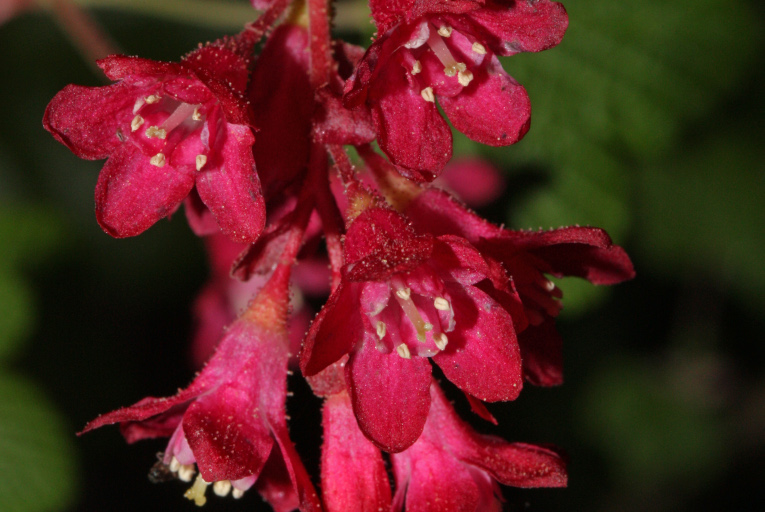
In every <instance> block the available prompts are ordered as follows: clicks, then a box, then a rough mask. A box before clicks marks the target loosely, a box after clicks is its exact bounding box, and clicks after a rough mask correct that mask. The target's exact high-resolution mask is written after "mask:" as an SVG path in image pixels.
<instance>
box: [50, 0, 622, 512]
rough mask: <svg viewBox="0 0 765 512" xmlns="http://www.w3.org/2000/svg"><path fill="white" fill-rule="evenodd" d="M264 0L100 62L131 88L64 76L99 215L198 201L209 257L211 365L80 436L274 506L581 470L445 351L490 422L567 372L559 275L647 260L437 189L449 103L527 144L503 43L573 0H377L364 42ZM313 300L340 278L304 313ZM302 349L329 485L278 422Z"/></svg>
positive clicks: (392, 500)
mask: <svg viewBox="0 0 765 512" xmlns="http://www.w3.org/2000/svg"><path fill="white" fill-rule="evenodd" d="M253 6H254V7H256V8H257V9H259V10H260V11H261V14H260V17H259V18H258V19H257V20H256V21H255V22H254V23H252V24H250V25H248V26H247V27H246V28H245V30H243V31H242V32H241V33H240V34H237V35H235V36H232V37H229V38H225V39H223V40H220V41H216V42H213V43H208V44H207V45H203V46H200V47H199V48H198V49H196V50H194V51H192V52H191V53H189V54H187V55H186V56H185V57H183V58H182V59H181V60H180V62H178V63H164V62H155V61H150V60H147V59H142V58H138V57H125V56H110V57H109V58H107V59H104V60H102V61H100V62H99V66H100V67H101V68H102V69H103V70H104V72H105V74H106V75H107V77H108V78H110V79H111V80H114V81H115V83H114V84H112V85H109V86H104V87H81V86H74V85H72V86H68V87H67V88H65V89H64V90H63V91H61V92H60V93H59V94H58V95H57V96H56V97H55V98H54V99H53V100H52V101H51V103H50V105H49V106H48V109H47V110H46V113H45V117H44V120H43V123H44V126H45V128H46V129H47V130H48V131H50V132H51V134H52V135H53V136H54V137H55V138H56V139H57V140H59V141H60V142H62V143H63V144H65V145H66V146H67V147H68V148H69V149H71V150H72V151H73V152H74V153H75V154H77V155H78V156H80V157H83V158H88V159H103V158H107V159H108V160H107V161H106V164H105V165H104V168H103V170H102V171H101V174H100V176H99V179H98V183H97V186H96V198H95V199H96V217H97V219H98V222H99V224H100V225H101V227H102V228H103V229H104V231H106V232H107V233H108V234H110V235H112V236H114V237H126V236H134V235H138V234H140V233H142V232H143V231H145V230H146V229H148V228H149V227H151V226H152V225H153V224H154V223H155V222H156V221H158V220H159V219H162V218H164V217H168V216H170V215H171V214H173V213H174V212H175V211H176V210H177V209H178V208H179V206H180V205H181V204H183V205H184V210H185V213H186V217H187V219H188V222H189V225H190V227H191V229H192V230H193V231H194V233H196V234H197V235H199V236H205V237H207V238H206V240H207V244H206V246H207V248H208V250H209V252H210V259H211V263H212V268H213V272H212V277H211V280H210V282H209V284H208V285H207V286H206V287H205V289H204V290H203V292H202V293H201V294H200V296H199V298H198V299H197V302H196V303H195V314H196V316H197V326H196V334H195V339H194V357H195V359H196V360H197V361H198V362H200V364H201V361H203V360H205V359H207V358H209V360H208V361H207V363H206V364H204V367H203V368H202V370H201V371H200V373H199V374H198V375H197V377H196V378H195V379H194V380H193V382H192V383H191V384H190V385H189V386H188V387H186V388H185V389H182V390H180V391H179V392H178V393H177V394H176V395H174V396H172V397H169V398H153V397H149V398H145V399H143V400H141V401H139V402H137V403H136V404H135V405H133V406H130V407H124V408H122V409H118V410H116V411H114V412H111V413H108V414H105V415H103V416H100V417H98V418H97V419H95V420H93V421H92V422H91V423H89V424H88V425H87V426H86V428H85V431H90V430H92V429H95V428H98V427H101V426H103V425H107V424H114V423H118V424H120V428H121V431H122V433H123V435H124V436H125V438H126V439H127V440H128V442H134V441H138V440H142V439H147V438H155V437H169V442H168V444H167V446H166V449H165V451H164V452H163V454H162V456H161V458H160V460H159V461H158V462H157V463H156V465H155V467H154V468H153V469H152V473H151V474H152V475H153V478H154V479H155V480H159V479H164V478H165V477H168V478H173V479H175V478H177V479H180V480H183V481H187V482H191V481H192V480H193V481H194V483H193V484H192V486H191V488H190V489H189V490H188V491H187V493H186V496H187V497H188V498H190V499H193V500H194V501H195V502H196V503H197V504H198V505H201V504H203V503H204V502H205V500H206V492H205V491H206V488H207V486H208V485H211V486H212V488H213V492H214V493H215V494H218V495H227V494H229V493H230V494H232V495H233V496H234V497H235V498H236V497H241V496H242V495H243V493H244V492H245V491H247V490H248V489H249V488H251V487H254V488H256V489H257V490H258V492H260V494H261V495H262V496H263V497H264V498H265V499H266V500H267V501H268V502H269V503H270V504H271V505H272V506H273V507H274V509H275V510H277V511H287V510H293V509H295V508H299V509H300V510H304V511H305V510H326V511H357V510H362V511H366V510H370V511H371V510H408V511H440V510H481V511H483V510H488V511H491V510H500V508H501V505H500V503H501V492H500V488H499V484H503V485H513V486H519V487H538V486H546V487H560V486H565V484H566V480H567V475H566V463H565V457H564V456H563V455H562V454H561V452H560V451H558V450H557V449H553V448H549V447H543V446H534V445H528V444H522V443H509V442H506V441H504V440H502V439H499V438H497V437H492V436H485V435H480V434H478V433H476V432H475V431H474V430H473V429H472V428H471V427H470V426H468V425H467V424H466V423H465V422H464V421H463V420H461V419H460V418H459V417H458V415H457V413H456V412H455V411H454V410H453V408H452V405H451V404H450V402H449V401H448V400H447V399H446V396H445V394H444V391H443V390H442V388H441V385H440V384H439V383H438V382H437V381H436V380H435V379H434V378H433V376H432V371H433V368H434V367H433V365H435V366H436V367H437V368H438V371H439V372H440V373H442V374H443V375H444V377H445V378H446V379H447V380H448V381H449V382H451V384H453V385H454V386H455V387H456V388H457V389H458V390H459V391H460V392H461V393H462V394H463V395H464V396H465V398H466V400H467V401H468V402H469V404H470V405H471V408H472V409H473V411H474V412H476V413H477V414H478V415H479V416H481V417H482V418H484V419H486V420H488V421H490V422H493V423H495V424H496V420H495V419H494V418H493V417H492V415H491V413H490V412H489V411H488V409H487V408H486V406H485V405H484V403H485V402H506V401H512V400H514V399H515V398H516V397H517V396H518V395H519V393H520V392H521V389H522V387H523V383H524V381H525V382H529V383H532V384H536V385H544V386H549V385H555V384H559V383H560V382H561V381H562V358H561V343H562V342H561V339H560V336H559V335H558V333H557V331H556V330H555V317H556V316H557V315H558V312H559V311H560V309H561V302H560V299H561V297H562V294H561V292H560V290H559V289H558V288H557V286H556V285H555V284H553V282H552V281H550V279H549V276H554V277H563V276H577V277H581V278H584V279H587V280H589V281H591V282H592V283H594V284H614V283H618V282H620V281H623V280H626V279H630V278H632V277H633V275H634V271H633V269H632V264H631V262H630V260H629V258H628V257H627V255H626V253H625V252H624V251H623V250H622V249H621V248H620V247H618V246H616V245H613V244H612V242H611V240H610V239H609V237H608V235H607V234H606V233H605V232H604V231H602V230H600V229H596V228H580V227H573V228H562V229H558V230H551V231H545V232H527V231H512V230H509V229H504V228H501V227H498V226H495V225H493V224H491V223H489V222H487V221H485V220H484V219H482V218H481V217H480V216H478V215H477V214H476V213H474V212H473V211H471V210H470V209H468V207H467V206H465V205H464V204H463V203H462V202H460V200H459V199H457V198H456V197H455V196H454V195H452V194H450V193H449V192H446V191H444V190H442V189H440V188H437V187H435V186H433V185H432V184H429V182H431V181H432V180H434V179H435V178H436V177H437V176H438V175H439V174H441V172H442V170H443V169H444V167H445V166H446V165H447V162H448V161H449V160H450V158H451V153H452V147H451V146H452V140H451V131H450V129H449V126H448V124H447V123H446V121H445V120H444V119H443V118H442V117H441V114H440V113H439V109H438V107H440V108H441V110H443V112H444V114H445V115H446V116H447V117H448V119H449V121H450V122H451V123H452V125H453V126H454V127H455V128H456V129H458V130H460V131H462V132H463V133H465V134H466V135H467V136H468V137H470V138H472V139H474V140H476V141H478V142H481V143H484V144H489V145H494V146H503V145H509V144H512V143H515V142H517V141H518V140H520V139H521V138H522V137H523V135H524V134H525V133H526V131H527V130H528V129H529V123H530V103H529V98H528V95H527V94H526V91H525V90H524V88H523V87H522V86H521V85H520V84H518V83H517V82H516V81H515V80H514V79H512V78H511V77H510V76H509V75H508V74H507V73H505V71H504V70H503V68H502V66H501V64H500V62H499V60H498V58H497V57H498V56H510V55H513V54H515V53H518V52H536V51H541V50H545V49H547V48H550V47H552V46H555V45H556V44H558V43H559V42H560V40H561V38H562V37H563V34H564V32H565V30H566V27H567V24H568V18H567V16H566V12H565V10H564V9H563V7H562V6H561V5H560V4H559V3H556V2H551V1H548V0H512V1H510V0H508V1H505V0H491V1H478V0H440V1H435V0H405V1H403V2H401V1H396V2H391V1H388V0H371V2H370V7H371V10H372V16H373V19H374V22H375V23H376V25H377V29H378V35H377V37H376V39H375V40H374V41H373V43H372V45H371V46H370V47H369V49H367V50H366V51H365V50H364V49H362V48H358V47H356V46H353V45H350V44H348V43H345V42H343V41H332V40H330V31H329V27H330V25H329V17H328V16H329V15H328V13H329V12H330V9H328V7H329V4H328V3H327V2H326V1H325V0H309V1H308V2H307V3H306V4H305V5H303V4H302V3H296V5H295V6H294V7H293V6H291V2H290V1H289V0H254V1H253ZM290 9H293V10H297V9H305V12H304V13H303V14H305V16H301V13H300V12H298V11H295V12H290ZM299 20H307V21H306V22H301V21H299ZM266 34H268V36H267V37H266V40H265V43H264V44H263V45H259V44H258V43H259V42H260V41H261V40H262V39H263V38H264V36H266ZM258 48H260V50H259V51H258V50H256V49H258ZM437 105H438V106H437ZM374 141H376V142H377V145H378V147H379V149H380V150H381V151H382V154H380V153H378V152H377V151H376V150H375V149H374V148H373V146H372V143H373V142H374ZM348 146H351V147H353V148H354V149H355V153H356V154H357V155H358V156H359V158H360V164H359V166H358V169H357V168H356V167H354V165H352V163H351V160H350V158H349V156H348V154H347V153H346V147H348ZM444 179H445V181H446V183H447V184H448V186H449V188H450V189H451V190H453V191H454V193H455V194H458V195H459V194H460V193H461V192H463V193H464V195H465V200H466V201H468V202H470V201H475V202H476V203H477V202H479V201H481V200H488V199H489V196H490V195H492V194H493V193H494V190H493V189H494V188H496V183H498V182H499V181H500V180H499V179H498V178H496V176H495V175H494V174H493V171H492V170H491V168H489V169H488V170H487V168H486V165H485V164H479V165H476V164H466V165H462V166H454V168H453V169H452V170H448V169H447V172H446V173H445V174H444ZM486 180H489V183H490V184H489V185H486V183H487V182H486ZM322 239H323V242H322ZM293 267H294V268H293ZM327 268H329V271H327ZM233 278H236V279H239V280H241V281H244V283H240V282H239V281H235V280H233ZM303 293H306V294H310V295H314V296H316V295H319V296H320V295H322V294H324V295H326V294H328V295H329V297H328V299H327V301H326V303H325V304H324V306H323V307H322V308H321V310H320V311H319V313H318V314H317V316H316V317H315V318H314V320H313V321H312V322H310V326H308V322H309V321H308V320H307V319H305V318H306V316H305V315H306V314H307V312H308V311H309V309H308V306H306V305H305V304H302V303H301V302H300V298H301V297H302V296H303ZM291 295H292V301H291V302H290V296H291ZM290 310H291V311H290ZM290 313H291V318H290ZM301 318H303V319H304V320H302V321H301ZM288 322H292V323H288ZM306 330H307V333H306V334H305V336H303V333H305V332H306ZM291 338H292V341H290V340H291ZM301 341H302V346H300V343H301ZM291 346H292V347H294V348H291ZM299 346H300V348H299V349H298V347H299ZM295 352H299V354H298V361H297V363H298V364H297V366H299V368H300V371H301V373H302V374H303V376H304V377H305V378H306V379H307V380H308V382H309V384H310V385H311V387H312V388H313V390H314V392H315V394H316V395H317V396H320V397H322V398H324V400H325V402H324V407H323V413H322V415H323V421H322V425H323V428H324V446H323V450H322V463H321V488H320V489H319V490H318V491H317V490H316V489H315V488H314V486H313V484H312V481H311V478H310V476H309V475H308V473H307V471H306V469H305V467H304V466H303V463H302V461H301V459H300V456H299V454H298V453H297V451H296V450H295V447H294V446H293V444H292V441H291V440H290V437H289V433H288V428H287V415H286V413H285V411H286V400H287V396H288V393H287V376H288V374H289V372H290V371H289V369H288V368H289V366H290V364H291V363H290V357H291V355H292V354H294V353H295ZM317 422H318V419H317ZM386 459H387V461H388V463H389V464H390V468H391V469H392V476H393V481H391V479H390V478H389V475H388V472H387V471H386ZM197 473H198V474H197ZM195 474H197V476H196V477H195V476H194V475H195Z"/></svg>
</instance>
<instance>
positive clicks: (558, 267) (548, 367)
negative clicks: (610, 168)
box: [406, 189, 635, 386]
mask: <svg viewBox="0 0 765 512" xmlns="http://www.w3.org/2000/svg"><path fill="white" fill-rule="evenodd" d="M406 214H407V216H408V217H409V218H410V219H411V220H412V223H413V225H414V226H415V227H416V228H417V229H418V230H421V231H423V232H428V233H432V234H433V235H447V234H449V235H457V236H461V237H464V238H465V239H467V240H469V241H470V242H471V243H473V244H474V245H475V246H476V247H477V248H478V249H479V250H480V251H481V253H482V254H483V255H484V256H485V257H486V258H488V259H489V260H496V261H499V262H501V263H502V265H503V267H504V269H505V271H506V272H507V273H508V275H509V276H510V277H511V278H512V281H513V285H514V287H515V289H516V290H517V291H518V295H519V296H520V298H521V302H522V303H523V310H524V313H525V317H526V318H519V315H516V314H514V317H513V318H514V320H516V330H517V332H518V343H519V344H520V347H521V355H522V359H523V372H524V377H525V379H526V380H528V381H529V382H531V383H532V384H536V385H542V386H552V385H557V384H560V383H562V382H563V357H562V352H561V346H562V340H561V337H560V335H559V334H558V332H557V330H556V329H555V317H556V316H557V315H558V313H559V312H560V310H561V307H562V306H561V302H560V299H561V298H562V296H563V295H562V292H561V290H560V289H559V288H557V287H556V286H555V284H554V283H553V282H552V281H550V280H549V279H548V278H547V277H546V276H545V275H551V276H554V277H564V276H576V277H581V278H584V279H587V280H588V281H590V282H591V283H593V284H596V285H610V284H616V283H620V282H622V281H626V280H629V279H632V278H633V277H635V270H634V268H633V266H632V262H631V261H630V258H629V256H627V253H626V252H625V251H624V249H622V248H621V247H619V246H618V245H614V244H613V242H612V241H611V238H610V237H609V236H608V234H607V233H606V232H605V231H604V230H602V229H599V228H591V227H579V226H572V227H565V228H560V229H553V230H549V231H537V232H533V231H513V230H509V229H502V228H499V227H497V226H495V225H493V224H491V223H490V222H487V221H486V220H484V219H482V218H481V217H479V216H478V215H476V214H475V213H473V212H471V211H470V210H468V209H467V208H465V207H464V206H463V205H461V204H460V203H459V202H457V201H456V200H454V199H453V198H451V197H450V196H449V195H448V194H446V193H445V192H443V191H440V190H435V189H429V190H425V191H424V192H422V193H420V194H419V195H417V196H416V197H415V198H413V199H412V200H411V202H409V205H408V207H407V209H406Z"/></svg>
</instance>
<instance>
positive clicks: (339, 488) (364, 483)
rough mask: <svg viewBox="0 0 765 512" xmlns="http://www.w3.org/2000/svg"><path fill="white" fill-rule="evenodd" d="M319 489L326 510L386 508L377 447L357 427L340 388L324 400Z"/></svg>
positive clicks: (388, 496) (388, 498)
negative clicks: (339, 391) (339, 390)
mask: <svg viewBox="0 0 765 512" xmlns="http://www.w3.org/2000/svg"><path fill="white" fill-rule="evenodd" d="M323 417H324V421H323V426H324V445H323V446H322V451H321V489H322V494H323V497H324V504H325V506H326V509H327V510H328V511H329V512H351V511H353V512H357V511H358V512H377V511H379V510H388V509H389V508H390V502H391V492H390V484H389V482H388V474H387V472H386V469H385V463H384V462H383V459H382V454H381V453H380V450H379V449H378V448H377V447H376V446H375V445H373V444H372V443H371V442H369V440H368V439H367V438H366V437H364V435H363V434H362V433H361V431H360V430H359V427H358V424H357V423H356V418H355V417H354V416H353V408H352V407H351V399H350V397H349V396H348V393H347V392H345V391H343V392H341V393H338V394H336V395H333V396H331V397H329V398H327V400H326V401H325V402H324V409H323Z"/></svg>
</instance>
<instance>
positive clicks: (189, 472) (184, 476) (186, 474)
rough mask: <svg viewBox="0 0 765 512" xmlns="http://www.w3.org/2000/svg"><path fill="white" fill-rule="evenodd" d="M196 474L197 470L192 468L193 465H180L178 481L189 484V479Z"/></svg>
mask: <svg viewBox="0 0 765 512" xmlns="http://www.w3.org/2000/svg"><path fill="white" fill-rule="evenodd" d="M196 472H197V470H196V469H195V468H194V464H181V466H180V467H179V468H178V479H179V480H181V481H183V482H191V479H192V478H193V477H194V473H196Z"/></svg>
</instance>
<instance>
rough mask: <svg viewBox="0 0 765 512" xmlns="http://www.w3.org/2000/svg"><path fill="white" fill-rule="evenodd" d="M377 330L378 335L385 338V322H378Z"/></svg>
mask: <svg viewBox="0 0 765 512" xmlns="http://www.w3.org/2000/svg"><path fill="white" fill-rule="evenodd" d="M375 330H376V331H377V337H378V338H380V339H383V338H384V337H385V323H384V322H377V324H375Z"/></svg>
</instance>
